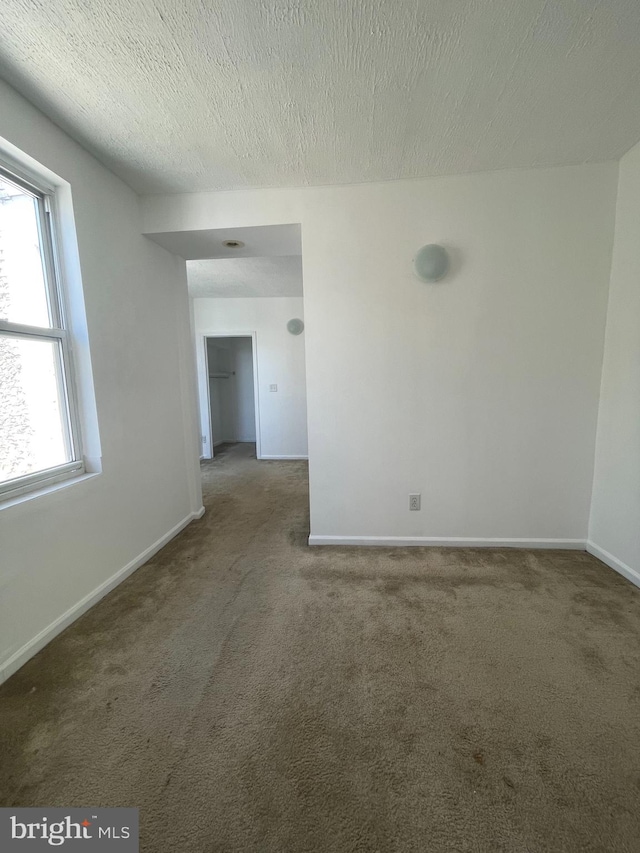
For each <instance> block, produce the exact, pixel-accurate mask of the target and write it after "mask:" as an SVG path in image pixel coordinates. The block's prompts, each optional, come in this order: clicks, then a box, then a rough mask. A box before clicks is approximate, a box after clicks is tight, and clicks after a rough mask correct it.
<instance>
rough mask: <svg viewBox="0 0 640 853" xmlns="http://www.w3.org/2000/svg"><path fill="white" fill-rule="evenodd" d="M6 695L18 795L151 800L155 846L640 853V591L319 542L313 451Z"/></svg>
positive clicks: (77, 800)
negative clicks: (312, 504) (314, 527)
mask: <svg viewBox="0 0 640 853" xmlns="http://www.w3.org/2000/svg"><path fill="white" fill-rule="evenodd" d="M252 450H253V448H252V446H251V445H235V446H232V447H230V448H226V450H223V452H221V453H220V455H219V456H217V457H216V459H215V460H214V461H213V462H210V463H206V464H205V465H204V466H203V474H204V493H205V504H206V507H207V513H206V515H205V516H204V518H203V519H202V520H200V521H197V522H194V523H193V524H191V525H190V526H189V527H188V528H187V529H186V530H185V531H184V532H183V533H182V534H181V535H180V536H178V537H177V538H176V539H174V540H173V541H172V542H171V543H170V544H169V545H168V546H167V547H166V548H164V549H163V550H162V551H161V552H159V553H158V554H157V555H156V556H155V557H154V558H153V559H152V560H151V561H150V562H149V563H147V564H146V565H145V566H143V567H142V568H140V569H139V570H138V571H137V572H136V573H135V574H134V575H132V576H131V577H130V578H129V579H127V580H126V581H125V582H124V583H122V584H121V585H120V586H119V587H117V589H115V590H114V591H113V592H112V593H111V594H110V595H109V596H108V597H107V598H105V599H103V601H101V602H100V603H99V604H97V605H96V606H95V607H94V608H92V609H91V610H90V611H89V612H88V613H87V614H86V615H85V616H83V617H82V618H81V619H79V620H78V621H77V622H76V623H75V624H74V625H73V626H72V627H70V628H69V629H68V630H67V631H65V632H64V633H63V634H61V635H60V636H59V637H57V638H56V639H55V640H53V642H51V643H50V644H49V645H48V646H47V647H46V648H45V649H44V650H43V651H42V652H41V653H40V654H39V655H37V656H36V657H35V658H33V659H32V660H31V661H29V662H28V663H27V664H26V665H25V666H24V667H23V668H22V669H21V670H20V671H19V672H18V673H17V674H16V675H15V676H14V677H13V678H11V679H10V680H9V681H8V682H7V683H6V684H5V685H3V687H2V688H0V706H1V707H2V726H1V727H0V754H1V755H2V762H0V804H2V805H5V806H6V805H14V806H38V805H43V804H46V805H50V806H80V805H88V804H91V805H97V806H116V805H119V806H137V807H139V808H140V819H141V820H140V823H141V847H140V849H141V851H144V853H173V851H176V853H177V851H181V853H203V851H216V853H252V851H254V852H255V853H347V851H362V853H444V851H478V853H485V851H486V853H489V851H491V853H493V852H494V851H508V853H520V851H522V853H524V852H525V851H528V853H542V851H554V853H555V851H563V852H564V853H574V851H575V853H587V851H588V853H605V851H607V853H608V851H616V853H637V850H638V838H640V810H639V809H638V794H639V792H640V713H639V709H640V651H639V650H640V643H639V640H640V591H638V590H636V589H635V588H634V587H633V586H632V585H631V584H629V583H627V582H626V581H625V580H623V578H621V577H620V576H619V575H617V574H616V573H615V572H613V571H611V570H609V569H607V568H606V567H604V566H603V565H602V563H600V562H598V561H597V560H596V559H595V558H594V557H591V556H590V555H588V554H585V553H583V552H577V551H526V550H508V549H502V550H501V549H495V550H493V549H487V550H481V549H478V550H473V549H448V550H447V549H439V548H432V549H422V548H415V549H410V548H395V549H387V548H369V549H366V548H308V547H306V545H305V542H306V535H307V532H308V519H307V512H306V506H307V500H308V495H307V483H306V470H305V464H304V463H302V462H293V463H292V462H262V463H259V462H257V461H256V460H255V459H254V458H251V454H252Z"/></svg>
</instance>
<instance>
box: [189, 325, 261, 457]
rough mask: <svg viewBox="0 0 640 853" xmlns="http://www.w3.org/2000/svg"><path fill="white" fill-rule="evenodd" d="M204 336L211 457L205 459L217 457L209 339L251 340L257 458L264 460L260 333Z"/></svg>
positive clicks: (205, 385)
mask: <svg viewBox="0 0 640 853" xmlns="http://www.w3.org/2000/svg"><path fill="white" fill-rule="evenodd" d="M201 335H202V346H203V348H204V361H203V364H204V374H205V375H204V377H203V379H204V382H203V386H204V389H205V394H206V399H207V417H206V419H204V420H205V423H206V425H207V428H208V431H209V433H208V435H207V443H208V446H209V451H210V455H209V456H208V457H205V458H207V459H213V458H214V456H215V451H214V448H213V429H212V427H211V395H210V392H209V352H208V350H207V338H251V356H252V359H253V404H254V410H255V421H256V458H257V459H262V440H261V430H260V384H259V381H258V333H257V332H256V331H247V332H237V331H234V332H220V331H215V332H201Z"/></svg>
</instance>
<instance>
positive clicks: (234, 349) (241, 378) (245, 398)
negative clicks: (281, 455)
mask: <svg viewBox="0 0 640 853" xmlns="http://www.w3.org/2000/svg"><path fill="white" fill-rule="evenodd" d="M231 353H232V359H233V360H232V364H233V371H234V375H233V376H232V377H231V382H232V388H233V395H234V398H235V399H234V402H235V406H234V409H235V439H236V441H255V440H256V410H255V399H254V396H255V394H254V384H253V350H252V346H251V338H232V339H231Z"/></svg>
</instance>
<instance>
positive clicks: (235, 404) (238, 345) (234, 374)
mask: <svg viewBox="0 0 640 853" xmlns="http://www.w3.org/2000/svg"><path fill="white" fill-rule="evenodd" d="M205 361H206V366H207V380H208V388H207V391H208V408H209V424H210V441H211V445H210V446H211V456H212V457H213V456H215V453H216V447H220V445H222V444H237V443H250V444H256V445H258V444H259V441H260V430H259V426H258V422H259V415H258V395H257V381H256V379H257V371H256V350H255V335H253V334H246V335H240V334H238V335H225V336H222V335H221V336H217V335H216V336H207V337H206V338H205ZM256 455H257V456H258V458H259V457H260V448H259V446H256Z"/></svg>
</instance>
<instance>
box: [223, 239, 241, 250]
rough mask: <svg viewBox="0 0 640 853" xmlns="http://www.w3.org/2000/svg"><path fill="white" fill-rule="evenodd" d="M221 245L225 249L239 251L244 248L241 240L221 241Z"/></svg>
mask: <svg viewBox="0 0 640 853" xmlns="http://www.w3.org/2000/svg"><path fill="white" fill-rule="evenodd" d="M222 245H223V246H226V247H227V249H241V248H242V247H243V246H244V243H243V242H242V240H223V241H222Z"/></svg>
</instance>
